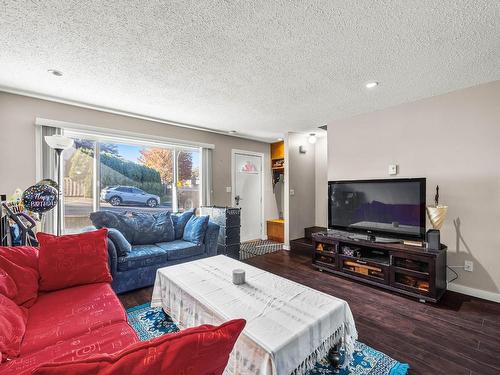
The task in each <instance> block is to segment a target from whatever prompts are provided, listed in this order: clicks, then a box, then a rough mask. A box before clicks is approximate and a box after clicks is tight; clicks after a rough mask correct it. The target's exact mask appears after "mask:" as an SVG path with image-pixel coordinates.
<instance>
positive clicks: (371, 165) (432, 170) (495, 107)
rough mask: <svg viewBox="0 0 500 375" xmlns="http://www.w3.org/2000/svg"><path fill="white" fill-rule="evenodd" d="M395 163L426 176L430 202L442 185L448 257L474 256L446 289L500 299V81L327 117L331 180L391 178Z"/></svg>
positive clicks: (452, 260) (404, 172)
mask: <svg viewBox="0 0 500 375" xmlns="http://www.w3.org/2000/svg"><path fill="white" fill-rule="evenodd" d="M380 90H383V87H382V86H381V87H380ZM373 95H376V92H373ZM392 163H395V164H399V169H400V173H399V175H398V176H397V177H427V203H428V204H432V203H433V197H434V187H435V186H436V185H439V186H440V188H441V190H440V194H441V201H440V202H441V203H443V204H447V205H448V206H449V210H448V215H447V219H446V221H445V223H444V226H443V228H442V230H441V238H442V242H443V243H445V244H446V245H448V248H449V251H448V264H449V265H458V266H463V265H464V261H465V260H471V261H473V262H474V272H465V271H463V270H460V269H457V271H458V273H459V278H458V279H457V280H456V281H455V282H454V283H452V285H451V286H450V288H452V289H455V290H457V291H461V292H465V293H467V294H475V295H480V296H483V297H485V298H489V299H494V300H498V301H500V293H499V291H500V272H499V271H498V270H499V269H500V81H495V82H492V83H488V84H484V85H480V86H475V87H472V88H468V89H464V90H460V91H455V92H452V93H449V94H446V95H441V96H436V97H432V98H428V99H424V100H420V101H417V102H414V103H409V104H403V105H399V106H396V107H392V108H389V109H386V110H382V111H378V112H373V113H369V114H364V115H359V116H356V117H353V118H349V119H345V120H339V121H333V122H331V123H329V124H328V178H329V179H330V180H335V179H363V178H389V176H388V171H387V170H388V165H389V164H392ZM427 227H428V228H430V227H431V226H430V224H429V223H428V225H427Z"/></svg>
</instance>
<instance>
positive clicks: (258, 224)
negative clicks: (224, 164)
mask: <svg viewBox="0 0 500 375" xmlns="http://www.w3.org/2000/svg"><path fill="white" fill-rule="evenodd" d="M231 160H232V166H231V179H232V189H231V191H232V194H231V202H232V205H233V206H234V207H239V208H241V242H245V241H250V240H256V239H262V238H263V237H264V233H263V222H264V207H263V202H264V200H263V196H264V176H263V165H264V154H262V153H258V152H252V151H243V150H232V158H231Z"/></svg>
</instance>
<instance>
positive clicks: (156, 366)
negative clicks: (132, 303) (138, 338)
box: [33, 319, 245, 375]
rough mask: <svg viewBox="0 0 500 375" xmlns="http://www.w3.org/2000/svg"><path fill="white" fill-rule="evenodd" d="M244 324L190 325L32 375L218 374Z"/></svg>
mask: <svg viewBox="0 0 500 375" xmlns="http://www.w3.org/2000/svg"><path fill="white" fill-rule="evenodd" d="M243 327H245V321H244V320H242V319H237V320H231V321H229V322H227V323H224V324H222V325H220V326H218V327H214V326H210V325H205V326H199V327H195V328H189V329H186V330H184V331H181V332H179V333H170V334H166V335H164V336H160V337H157V338H155V339H152V340H148V341H143V342H139V343H137V344H133V345H131V346H129V347H128V348H126V349H124V350H122V351H120V352H118V353H115V354H112V355H108V354H102V355H98V356H94V357H90V358H87V359H83V360H80V361H74V362H65V363H48V364H44V365H42V366H40V367H39V368H38V369H36V370H35V371H34V372H33V375H56V374H60V375H62V374H72V375H94V374H100V375H122V374H129V375H150V374H168V375H170V374H171V375H173V374H193V375H194V374H196V375H219V374H222V373H223V372H224V369H225V367H226V365H227V361H228V360H229V354H230V353H231V350H233V346H234V343H235V342H236V340H237V339H238V336H239V335H240V333H241V331H242V330H243Z"/></svg>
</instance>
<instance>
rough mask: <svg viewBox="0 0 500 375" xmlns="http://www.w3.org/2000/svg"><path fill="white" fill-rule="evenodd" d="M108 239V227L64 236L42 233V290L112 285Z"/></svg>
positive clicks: (39, 234)
mask: <svg viewBox="0 0 500 375" xmlns="http://www.w3.org/2000/svg"><path fill="white" fill-rule="evenodd" d="M107 236H108V230H107V229H105V228H103V229H99V230H96V231H93V232H86V233H80V234H69V235H65V236H60V237H57V236H54V235H52V234H47V233H38V234H37V238H38V241H39V242H40V256H39V269H40V290H41V291H50V290H57V289H64V288H69V287H72V286H77V285H84V284H93V283H110V282H111V281H112V278H111V274H110V272H109V265H108V240H107Z"/></svg>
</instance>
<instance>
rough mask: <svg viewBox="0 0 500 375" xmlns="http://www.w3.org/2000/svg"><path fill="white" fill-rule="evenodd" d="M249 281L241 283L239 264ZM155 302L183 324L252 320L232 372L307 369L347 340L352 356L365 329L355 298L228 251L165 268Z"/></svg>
mask: <svg viewBox="0 0 500 375" xmlns="http://www.w3.org/2000/svg"><path fill="white" fill-rule="evenodd" d="M236 268H240V269H244V270H245V273H246V283H245V284H243V285H234V284H233V283H232V271H233V270H234V269H236ZM151 306H153V307H158V306H161V307H162V308H163V309H164V310H165V312H166V313H167V314H169V315H170V316H171V317H172V318H173V319H174V321H176V322H178V323H179V325H180V326H181V327H182V328H188V327H194V326H198V325H200V324H214V325H218V324H221V323H223V322H225V321H227V320H230V319H236V318H243V319H246V321H247V324H246V327H245V329H244V331H243V333H242V334H241V336H240V338H239V339H238V341H237V343H236V345H235V347H234V349H233V352H232V353H231V357H230V360H229V363H228V366H227V368H226V373H228V374H234V375H236V374H259V375H286V374H303V373H305V372H306V371H307V370H308V369H310V368H312V367H314V364H315V363H316V361H317V360H319V359H321V358H323V357H324V356H325V355H326V354H327V352H328V350H329V349H330V348H331V347H332V346H333V345H334V344H337V343H339V342H343V345H344V347H345V349H346V351H347V355H348V357H349V358H350V356H351V355H352V351H353V349H354V342H355V340H356V339H357V332H356V328H355V324H354V320H353V317H352V314H351V310H350V308H349V305H348V304H347V302H345V301H343V300H341V299H338V298H335V297H332V296H330V295H328V294H325V293H322V292H319V291H317V290H314V289H311V288H309V287H306V286H304V285H301V284H298V283H295V282H293V281H290V280H287V279H285V278H282V277H279V276H276V275H274V274H272V273H269V272H266V271H263V270H261V269H258V268H255V267H252V266H250V265H247V264H245V263H242V262H239V261H236V260H234V259H231V258H228V257H226V256H223V255H219V256H215V257H210V258H205V259H201V260H196V261H192V262H188V263H183V264H179V265H174V266H170V267H165V268H161V269H159V270H158V271H157V274H156V281H155V286H154V290H153V297H152V301H151Z"/></svg>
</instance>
